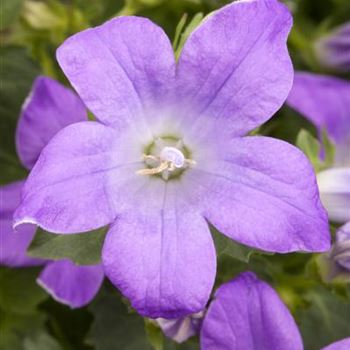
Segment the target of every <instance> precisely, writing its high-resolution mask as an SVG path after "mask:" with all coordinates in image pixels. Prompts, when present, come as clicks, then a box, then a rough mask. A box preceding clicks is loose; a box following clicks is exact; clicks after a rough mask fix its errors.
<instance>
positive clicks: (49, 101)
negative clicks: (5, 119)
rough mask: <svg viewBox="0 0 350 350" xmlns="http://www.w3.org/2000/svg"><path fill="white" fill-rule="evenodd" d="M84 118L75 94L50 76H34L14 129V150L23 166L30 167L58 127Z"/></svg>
mask: <svg viewBox="0 0 350 350" xmlns="http://www.w3.org/2000/svg"><path fill="white" fill-rule="evenodd" d="M86 119H87V113H86V109H85V107H84V105H83V103H82V102H81V100H80V99H79V98H78V96H76V95H75V94H74V93H73V92H72V91H70V90H69V89H67V88H65V87H64V86H63V85H61V84H60V83H58V82H57V81H55V80H53V79H51V78H48V77H39V78H37V79H36V80H35V82H34V84H33V87H32V90H31V93H30V95H29V96H28V98H27V100H26V101H25V103H24V105H23V107H22V112H21V115H20V117H19V120H18V125H17V130H16V145H17V153H18V155H19V158H20V159H21V161H22V163H23V165H24V166H25V167H26V168H27V169H31V168H32V167H33V166H34V164H35V162H36V161H37V159H38V157H39V154H40V152H41V150H42V149H43V148H44V147H45V146H46V144H47V143H48V142H49V141H50V139H51V138H52V137H53V136H54V135H55V134H56V133H57V132H58V131H59V130H61V129H63V128H64V127H65V126H67V125H69V124H72V123H76V122H79V121H83V120H86Z"/></svg>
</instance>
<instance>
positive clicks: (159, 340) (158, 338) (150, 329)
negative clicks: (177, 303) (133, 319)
mask: <svg viewBox="0 0 350 350" xmlns="http://www.w3.org/2000/svg"><path fill="white" fill-rule="evenodd" d="M144 321H145V330H146V335H147V338H148V342H149V343H150V344H151V345H152V347H153V349H154V350H163V332H162V330H161V329H160V328H159V327H158V326H157V325H156V324H155V321H153V320H148V319H146V318H145V319H144Z"/></svg>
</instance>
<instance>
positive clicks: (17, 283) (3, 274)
mask: <svg viewBox="0 0 350 350" xmlns="http://www.w3.org/2000/svg"><path fill="white" fill-rule="evenodd" d="M39 271H40V268H27V269H16V270H14V269H8V268H4V267H1V269H0V286H1V289H0V307H1V309H3V310H6V311H11V312H14V313H18V314H26V313H30V312H33V310H35V308H36V306H37V305H38V304H39V303H40V302H42V301H43V300H44V299H46V298H47V294H46V293H45V291H44V290H43V289H42V288H40V287H39V286H38V285H37V283H36V278H37V276H38V273H39Z"/></svg>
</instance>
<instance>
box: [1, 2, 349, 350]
mask: <svg viewBox="0 0 350 350" xmlns="http://www.w3.org/2000/svg"><path fill="white" fill-rule="evenodd" d="M228 2H229V1H225V0H125V1H122V0H46V1H35V0H1V49H0V55H1V56H0V59H1V61H0V69H1V72H0V73H1V82H0V115H1V118H0V123H1V124H0V169H1V171H0V184H1V185H3V184H7V183H9V182H11V181H14V180H18V179H22V178H24V177H25V176H26V171H25V170H24V169H23V168H22V167H21V165H20V163H19V160H18V158H17V155H16V152H15V143H14V131H15V127H16V121H17V118H18V116H19V112H20V108H21V105H22V104H23V101H24V99H25V97H26V96H27V94H28V92H29V90H30V87H31V84H32V81H33V79H34V78H35V77H36V76H38V75H39V74H45V75H49V76H51V77H53V78H56V79H58V80H60V81H62V82H63V83H66V84H67V81H66V80H65V78H64V76H63V74H62V72H61V71H60V69H59V67H58V65H57V63H56V61H55V49H56V48H57V46H58V45H60V43H62V41H63V40H64V39H65V38H67V37H68V36H70V35H71V34H73V33H75V32H77V31H80V30H83V29H85V28H87V27H90V26H95V25H98V24H101V23H102V22H104V21H105V20H107V19H109V18H111V17H114V16H116V15H120V14H124V15H131V14H136V15H141V16H146V17H149V18H150V19H151V20H153V21H154V22H156V23H158V24H159V25H161V26H162V27H163V28H164V29H165V31H166V32H167V34H168V35H169V37H170V38H171V39H172V40H173V39H174V38H175V36H176V32H177V34H179V37H178V43H179V47H180V48H181V45H182V43H183V41H184V39H185V38H186V35H187V34H188V33H189V32H190V30H191V28H192V27H193V26H194V25H196V24H197V23H198V21H199V20H200V19H201V18H202V15H206V14H208V13H209V12H211V11H213V10H215V9H217V8H219V7H221V6H222V5H224V4H225V3H228ZM285 2H286V3H287V4H288V6H290V8H291V9H292V10H293V14H294V23H295V24H294V28H293V30H292V33H291V35H290V38H289V43H288V44H289V49H290V53H291V56H292V59H293V62H294V66H295V68H296V69H298V70H307V71H311V72H318V73H327V74H333V75H335V73H334V72H330V71H327V70H325V69H324V68H322V67H321V66H320V65H319V64H318V63H317V59H316V57H315V55H314V52H313V49H312V47H313V46H312V45H313V42H314V41H315V40H316V39H317V38H318V37H319V36H321V35H323V34H324V33H326V32H327V31H329V30H330V29H331V28H333V27H335V26H337V25H339V24H341V23H343V22H345V21H349V20H350V1H349V0H294V1H293V0H290V1H285ZM201 14H202V15H201ZM193 19H194V21H192V20H193ZM191 21H192V22H191ZM179 22H180V23H181V24H183V27H182V28H181V27H180V26H178V24H179ZM189 24H190V25H189ZM188 25H189V26H188ZM176 28H178V30H176ZM186 28H187V29H186ZM180 30H181V31H180ZM177 52H178V51H177ZM338 75H339V74H338ZM340 76H341V75H340ZM341 77H343V78H344V79H349V78H350V76H349V75H346V74H344V75H342V76H341ZM258 132H259V133H260V134H264V135H271V136H274V137H277V138H280V139H284V140H287V141H289V142H291V143H294V144H297V146H299V147H300V148H302V149H303V150H304V151H305V152H306V153H307V155H308V156H309V157H310V158H311V160H314V159H315V158H317V155H316V152H317V150H315V147H310V144H311V145H312V144H314V142H315V141H314V139H313V136H314V135H315V130H314V129H313V127H312V126H311V125H310V124H309V123H308V122H307V121H305V120H304V119H303V118H302V117H301V116H299V115H297V114H296V113H295V112H293V111H292V110H290V109H288V108H287V107H283V108H282V109H281V110H280V111H279V112H278V113H277V114H276V116H275V117H274V118H272V119H271V120H270V121H269V122H268V123H267V124H265V125H264V126H263V127H262V128H260V129H259V130H258ZM301 132H302V133H301ZM312 135H313V136H312ZM316 148H317V147H316ZM315 165H316V166H317V164H315ZM213 234H214V236H215V243H216V247H217V252H218V256H219V258H218V276H217V281H216V285H219V284H221V283H222V282H224V281H227V280H229V279H231V278H233V277H234V276H235V275H236V274H237V273H239V272H241V271H245V270H252V271H255V272H256V273H257V274H258V275H259V276H260V277H261V278H263V279H264V280H266V281H268V282H269V283H270V284H271V285H272V286H274V288H276V290H277V291H278V292H279V294H280V295H281V297H282V298H283V299H284V301H285V302H286V303H287V305H288V306H289V308H290V310H291V311H292V312H293V315H294V317H295V318H296V321H297V323H298V325H299V327H300V330H301V333H302V336H303V340H304V343H305V349H306V350H313V349H319V348H320V347H321V346H325V345H326V344H329V343H331V342H333V341H335V340H338V339H341V338H344V337H346V336H350V290H349V285H346V284H340V283H337V284H334V283H333V284H325V283H323V282H322V281H321V278H320V275H319V267H318V265H317V256H316V255H311V254H300V253H299V254H297V253H296V254H286V255H267V254H263V253H262V252H256V251H252V250H251V249H248V248H247V247H244V246H241V245H238V244H236V243H232V242H231V241H229V240H227V239H225V238H223V236H219V235H218V234H217V233H215V232H213ZM103 237H104V233H103V232H99V233H98V234H96V233H95V235H92V234H89V235H84V236H79V235H78V236H76V238H74V239H70V241H66V240H65V239H61V237H55V238H53V237H52V236H51V235H49V234H48V233H45V232H41V231H40V232H38V233H37V236H36V238H35V240H34V242H33V244H32V246H31V248H30V250H31V254H32V255H36V256H46V257H48V258H52V259H58V258H62V257H69V258H71V259H72V260H74V261H75V262H77V263H80V264H89V263H92V262H93V263H95V262H96V261H98V260H99V256H100V247H101V244H102V240H103ZM52 240H54V241H52ZM53 243H54V244H53ZM50 244H51V247H52V246H54V247H55V249H54V250H52V249H51V250H49V249H48V246H50ZM78 247H84V249H78ZM39 271H40V268H26V269H24V268H23V269H8V268H4V267H1V269H0V312H1V319H0V322H1V323H0V349H1V350H17V349H18V350H22V349H25V350H59V349H62V350H89V349H98V350H115V349H122V350H124V349H125V350H139V349H156V350H161V349H166V350H173V349H191V350H192V349H198V348H199V346H198V340H197V339H191V340H190V341H188V342H186V343H185V344H182V345H176V344H175V343H174V342H172V341H170V340H168V339H165V338H163V336H162V333H161V332H160V330H159V329H158V328H157V327H156V325H155V324H154V323H153V322H152V321H150V320H143V319H142V318H141V317H139V316H138V315H136V313H135V312H134V311H133V310H131V309H130V308H129V307H128V305H127V302H126V301H125V300H123V299H122V298H121V296H120V295H119V293H118V292H117V291H116V290H115V289H114V288H113V287H112V286H111V285H110V284H109V282H108V281H105V283H104V286H103V288H102V290H101V291H100V293H99V295H98V296H97V297H96V298H95V300H94V301H93V302H92V304H90V305H89V306H88V307H85V308H82V309H79V310H71V309H69V308H68V307H66V306H64V305H61V304H58V303H56V302H55V301H54V300H53V299H52V298H50V297H48V295H47V294H46V293H45V292H44V291H43V290H42V289H41V288H40V287H38V286H37V285H36V282H35V279H36V277H37V275H38V273H39ZM223 336H224V335H223Z"/></svg>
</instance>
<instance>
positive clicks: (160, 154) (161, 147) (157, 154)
mask: <svg viewBox="0 0 350 350" xmlns="http://www.w3.org/2000/svg"><path fill="white" fill-rule="evenodd" d="M171 143H172V144H173V145H171V144H169V141H165V140H164V139H161V138H158V139H156V140H155V142H154V145H152V146H151V147H149V149H150V154H143V155H142V159H143V161H144V163H145V165H146V166H147V168H145V169H141V170H138V171H137V172H136V173H137V174H139V175H161V177H162V178H163V180H165V181H167V180H168V179H169V178H170V177H172V176H174V175H179V174H181V173H182V171H183V170H184V169H186V168H188V167H189V166H192V165H195V164H196V162H195V161H194V160H192V159H187V158H186V157H185V155H184V154H186V153H188V151H187V149H186V148H185V147H184V145H183V142H182V140H179V141H177V142H176V143H175V144H174V141H173V142H171Z"/></svg>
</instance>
